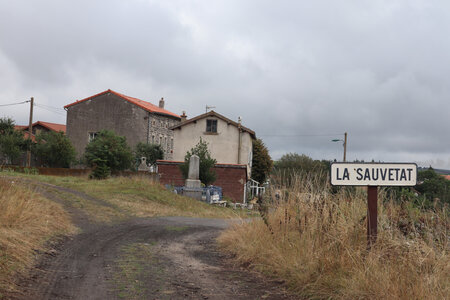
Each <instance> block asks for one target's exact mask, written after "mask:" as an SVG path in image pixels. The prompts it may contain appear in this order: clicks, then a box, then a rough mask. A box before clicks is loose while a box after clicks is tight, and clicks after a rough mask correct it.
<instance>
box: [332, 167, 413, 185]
mask: <svg viewBox="0 0 450 300" xmlns="http://www.w3.org/2000/svg"><path fill="white" fill-rule="evenodd" d="M330 174H331V184H332V185H352V186H358V185H359V186H414V185H416V183H417V165H416V164H413V163H332V164H331V173H330Z"/></svg>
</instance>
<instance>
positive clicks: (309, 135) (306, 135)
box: [259, 133, 345, 137]
mask: <svg viewBox="0 0 450 300" xmlns="http://www.w3.org/2000/svg"><path fill="white" fill-rule="evenodd" d="M339 135H345V133H335V134H259V136H261V137H318V136H339Z"/></svg>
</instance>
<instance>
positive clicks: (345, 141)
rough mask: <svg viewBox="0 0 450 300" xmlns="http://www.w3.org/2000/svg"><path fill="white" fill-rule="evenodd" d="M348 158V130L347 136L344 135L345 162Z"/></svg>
mask: <svg viewBox="0 0 450 300" xmlns="http://www.w3.org/2000/svg"><path fill="white" fill-rule="evenodd" d="M346 158H347V132H346V133H345V137H344V162H345V161H346V160H345V159H346Z"/></svg>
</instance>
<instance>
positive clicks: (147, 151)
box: [135, 142, 164, 165]
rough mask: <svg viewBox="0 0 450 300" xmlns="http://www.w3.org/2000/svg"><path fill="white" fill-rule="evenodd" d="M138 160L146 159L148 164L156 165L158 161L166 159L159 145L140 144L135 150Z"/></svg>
mask: <svg viewBox="0 0 450 300" xmlns="http://www.w3.org/2000/svg"><path fill="white" fill-rule="evenodd" d="M135 154H136V158H141V157H145V158H146V159H147V163H149V164H152V165H153V164H155V163H156V160H158V159H163V158H164V151H163V149H162V148H161V146H160V145H158V144H146V143H142V142H140V143H138V144H137V145H136V149H135Z"/></svg>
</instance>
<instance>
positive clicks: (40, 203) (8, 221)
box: [0, 178, 73, 298]
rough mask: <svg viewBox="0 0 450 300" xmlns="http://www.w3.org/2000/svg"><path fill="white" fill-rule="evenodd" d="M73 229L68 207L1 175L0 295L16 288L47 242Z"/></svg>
mask: <svg viewBox="0 0 450 300" xmlns="http://www.w3.org/2000/svg"><path fill="white" fill-rule="evenodd" d="M71 230H73V227H72V225H71V223H70V220H69V218H68V216H67V214H66V213H65V212H64V210H63V209H62V208H61V207H60V206H59V205H57V204H55V203H53V202H50V201H48V200H46V199H44V198H42V197H40V196H38V195H37V194H35V193H33V192H30V191H29V190H27V189H24V188H20V186H19V185H17V184H16V183H14V181H11V180H8V179H4V178H0V298H1V297H2V296H3V295H4V293H5V292H8V291H12V290H14V287H15V285H14V278H17V277H18V275H21V274H24V273H25V272H26V270H27V268H28V267H29V266H30V265H31V264H32V263H33V262H34V256H35V255H34V254H35V251H37V250H43V249H44V243H45V241H46V240H47V239H48V238H50V237H51V236H54V235H56V234H60V233H68V232H69V231H71Z"/></svg>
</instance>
